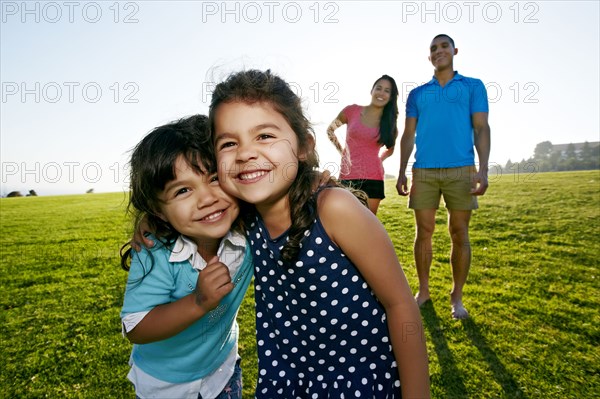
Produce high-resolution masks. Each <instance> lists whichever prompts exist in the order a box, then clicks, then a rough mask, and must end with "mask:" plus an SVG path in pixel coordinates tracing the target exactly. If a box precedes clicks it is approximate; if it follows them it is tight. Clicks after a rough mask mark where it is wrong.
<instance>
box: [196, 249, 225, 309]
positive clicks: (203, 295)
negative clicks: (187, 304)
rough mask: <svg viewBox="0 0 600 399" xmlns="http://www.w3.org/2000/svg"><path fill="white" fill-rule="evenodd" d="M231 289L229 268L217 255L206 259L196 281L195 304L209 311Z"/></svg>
mask: <svg viewBox="0 0 600 399" xmlns="http://www.w3.org/2000/svg"><path fill="white" fill-rule="evenodd" d="M232 290H233V283H232V282H231V276H230V275H229V269H228V268H227V266H225V264H224V263H222V262H220V261H219V258H218V257H216V256H215V257H213V258H212V259H210V260H209V261H208V264H207V265H206V267H205V268H204V270H202V271H200V273H199V274H198V281H197V283H196V305H198V306H200V307H201V308H203V309H204V310H205V311H206V313H208V312H210V311H211V310H213V309H214V308H216V307H217V306H219V303H220V302H221V299H223V298H224V297H225V296H226V295H227V294H229V293H230V292H231V291H232Z"/></svg>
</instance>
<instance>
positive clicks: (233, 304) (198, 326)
mask: <svg viewBox="0 0 600 399" xmlns="http://www.w3.org/2000/svg"><path fill="white" fill-rule="evenodd" d="M153 240H154V242H155V243H156V245H155V246H154V247H153V248H152V249H150V250H146V249H143V250H142V251H141V252H139V253H138V252H135V251H133V258H132V262H131V268H130V271H129V278H128V280H127V288H126V291H125V299H124V303H123V308H122V310H121V317H124V316H125V315H127V314H130V313H137V312H144V311H150V310H152V309H153V308H154V307H156V306H158V305H161V304H165V303H170V302H174V301H176V300H178V299H180V298H182V297H184V296H186V295H189V294H190V293H192V291H193V290H194V289H195V288H196V281H197V279H198V271H197V270H195V269H194V268H192V265H191V264H190V262H189V261H183V262H169V257H170V255H171V251H170V250H169V249H168V248H166V247H165V246H164V245H161V244H160V243H159V241H158V240H156V239H155V238H154V239H153ZM244 251H245V252H244V259H243V261H242V264H241V265H240V268H239V270H238V271H237V273H236V275H235V276H233V278H232V279H233V282H234V283H235V288H234V289H233V291H232V292H230V293H229V294H228V295H227V296H226V297H225V298H223V299H222V300H221V303H220V304H219V306H218V307H217V308H216V309H214V310H212V311H211V312H209V313H208V314H206V315H205V316H204V317H202V318H201V319H200V320H198V321H196V322H195V323H194V324H192V325H191V326H189V327H188V328H186V329H185V330H183V331H182V332H180V333H179V334H177V335H175V336H173V337H170V338H168V339H165V340H162V341H157V342H152V343H149V344H141V345H139V344H134V345H133V351H132V355H131V357H132V360H133V362H134V363H135V364H136V366H138V367H139V368H140V369H142V370H143V371H144V372H146V373H148V374H150V375H152V376H153V377H155V378H158V379H160V380H163V381H167V382H172V383H182V382H188V381H194V380H198V379H200V378H203V377H205V376H206V375H208V374H210V373H211V372H213V371H214V370H215V369H216V368H217V367H219V366H220V365H221V364H222V363H223V361H224V360H225V359H226V358H227V356H228V355H229V353H230V352H231V350H232V349H233V347H234V345H235V343H236V341H237V338H238V325H237V322H236V315H237V311H238V309H239V307H240V304H241V303H242V300H243V299H244V295H245V293H246V290H247V288H248V285H249V284H250V280H251V278H252V274H253V273H252V272H253V265H252V255H251V254H250V249H249V246H248V245H246V246H245V249H244ZM151 266H152V268H151V269H150V267H151ZM144 274H146V275H145V276H144Z"/></svg>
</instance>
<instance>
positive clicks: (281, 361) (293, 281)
mask: <svg viewBox="0 0 600 399" xmlns="http://www.w3.org/2000/svg"><path fill="white" fill-rule="evenodd" d="M247 234H248V238H249V241H250V244H251V247H252V251H253V256H254V266H255V276H254V278H255V296H256V330H257V345H258V383H257V388H256V398H258V399H269V398H272V399H275V398H276V399H282V398H285V399H293V398H299V399H300V398H301V399H308V398H314V399H325V398H347V399H350V398H370V399H384V398H400V397H401V394H400V381H399V379H398V370H397V366H396V362H395V359H394V355H393V352H392V347H391V343H390V339H389V334H388V329H387V322H386V315H385V312H384V309H383V307H382V306H381V304H380V303H379V302H378V301H377V300H376V299H375V297H374V295H373V293H372V292H371V290H370V288H369V287H368V285H367V283H366V282H365V280H364V279H363V278H362V276H361V275H360V273H359V272H358V270H357V269H356V267H355V266H354V265H353V264H352V263H351V262H350V261H349V260H348V259H347V258H346V256H345V255H344V254H343V253H342V252H341V250H340V249H339V248H338V247H337V246H336V245H335V244H333V242H331V240H330V239H329V237H328V236H327V234H326V233H325V230H324V229H323V226H322V225H321V222H320V220H319V219H317V220H315V222H314V223H313V224H312V226H311V227H310V230H307V231H306V232H305V238H304V240H303V241H302V245H301V249H300V254H299V256H298V259H297V260H296V261H294V262H292V263H287V262H283V261H281V260H279V252H280V250H281V248H283V245H284V244H285V242H286V241H287V233H284V234H283V235H282V236H280V237H278V238H276V239H271V238H270V237H269V233H268V231H267V229H266V228H265V227H264V225H263V223H262V220H260V218H257V219H256V221H255V222H254V223H252V224H251V225H250V228H249V230H248V231H247Z"/></svg>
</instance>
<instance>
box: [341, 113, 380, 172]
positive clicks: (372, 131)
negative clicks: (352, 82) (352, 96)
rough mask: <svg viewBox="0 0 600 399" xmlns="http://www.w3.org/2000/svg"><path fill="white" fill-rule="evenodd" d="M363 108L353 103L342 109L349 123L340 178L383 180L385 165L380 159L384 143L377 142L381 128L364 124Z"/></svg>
mask: <svg viewBox="0 0 600 399" xmlns="http://www.w3.org/2000/svg"><path fill="white" fill-rule="evenodd" d="M362 109H363V107H362V106H360V105H356V104H353V105H348V106H347V107H346V108H344V110H343V111H342V112H344V115H346V120H347V121H348V124H347V128H346V148H345V150H344V153H343V154H342V163H341V168H340V179H345V180H350V179H368V180H383V165H382V164H381V161H380V160H379V149H380V148H381V147H382V145H381V144H379V143H378V142H377V140H378V139H379V128H378V127H375V128H374V127H367V126H365V125H363V124H362V122H361V119H360V113H361V111H362ZM349 161H351V162H349ZM349 165H350V166H349Z"/></svg>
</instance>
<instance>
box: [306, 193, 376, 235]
mask: <svg viewBox="0 0 600 399" xmlns="http://www.w3.org/2000/svg"><path fill="white" fill-rule="evenodd" d="M365 212H370V211H369V209H368V208H367V207H366V206H365V205H363V204H362V203H361V202H360V201H359V200H358V198H356V196H355V195H354V194H353V193H352V192H350V191H349V190H347V189H346V188H344V187H325V188H324V189H322V190H320V192H319V196H318V198H317V214H318V217H319V219H320V220H321V224H322V225H323V228H324V229H325V232H326V233H327V234H328V235H329V237H330V238H331V239H332V240H333V241H334V242H335V236H336V234H339V232H343V230H344V229H347V228H356V225H355V224H354V221H356V220H361V219H362V218H363V217H364V215H365Z"/></svg>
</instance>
